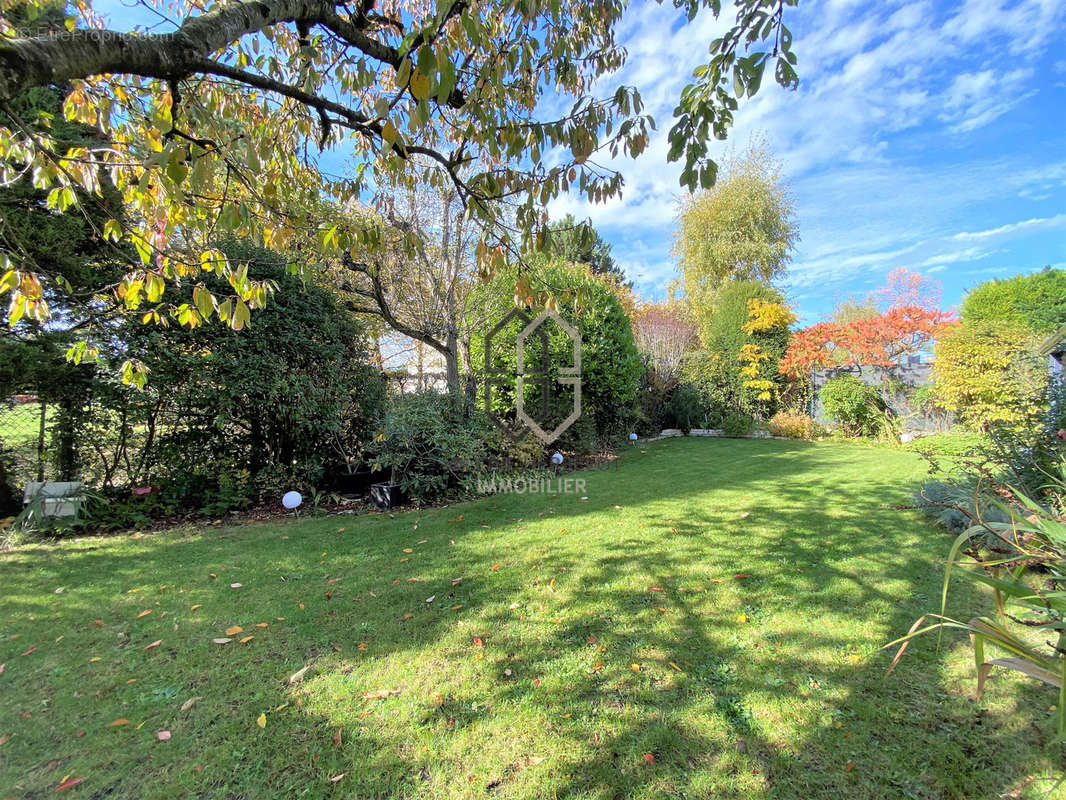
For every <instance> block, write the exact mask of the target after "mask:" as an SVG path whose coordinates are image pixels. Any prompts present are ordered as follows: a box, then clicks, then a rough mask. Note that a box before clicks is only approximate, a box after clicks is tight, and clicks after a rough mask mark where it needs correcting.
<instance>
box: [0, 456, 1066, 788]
mask: <svg viewBox="0 0 1066 800" xmlns="http://www.w3.org/2000/svg"><path fill="white" fill-rule="evenodd" d="M923 473H924V465H923V463H922V461H921V459H920V458H918V457H917V456H916V455H914V454H912V453H907V452H902V451H895V450H890V449H886V448H865V447H858V446H854V445H847V444H843V445H842V444H828V443H827V444H806V443H785V442H777V441H757V440H708V439H698V440H691V439H684V440H673V441H666V442H661V443H658V444H655V445H650V446H648V447H646V448H644V449H634V450H632V451H631V452H630V453H628V454H627V455H626V456H625V458H624V459H623V461H622V463H621V464H620V466H619V467H618V468H617V469H612V470H611V471H606V472H598V471H594V472H589V473H586V474H585V477H586V480H587V490H586V494H587V496H588V499H587V501H582V500H580V499H579V497H577V496H561V497H549V496H544V495H526V496H496V497H491V498H487V499H485V500H482V501H478V502H474V503H466V504H461V505H455V506H451V507H449V508H443V509H434V510H430V511H424V512H411V513H403V514H396V515H395V516H388V515H375V516H364V517H357V518H356V517H328V518H317V519H310V520H301V521H299V522H285V523H277V524H272V525H249V526H246V527H237V528H207V529H199V530H187V531H174V532H170V533H166V534H160V535H151V536H136V537H120V538H111V539H81V540H78V541H76V542H66V543H64V544H61V545H57V546H27V547H24V548H21V549H19V550H17V551H16V552H14V553H9V554H6V555H0V586H2V597H0V663H3V664H5V667H4V671H3V674H2V675H0V742H3V743H2V744H0V798H2V797H6V796H8V795H10V796H12V797H17V798H24V797H25V798H34V797H52V796H53V795H54V794H55V789H56V788H57V787H58V786H59V785H60V783H61V782H62V781H63V780H64V779H65V778H68V777H70V778H82V779H84V780H83V782H82V783H81V784H79V785H78V786H76V787H74V788H72V789H70V790H64V791H63V792H62V793H61V794H60V795H59V796H61V797H66V796H69V797H93V798H179V797H195V798H272V797H277V798H281V797H284V798H289V797H298V796H299V797H308V798H322V797H344V798H369V797H404V798H415V797H417V798H423V797H425V798H430V797H432V798H443V797H448V798H452V797H471V798H475V797H476V798H483V797H493V798H510V797H528V798H532V797H537V798H554V797H567V798H571V797H597V798H621V797H641V798H645V797H678V798H681V797H684V798H712V797H713V798H719V797H742V798H763V797H766V798H795V799H796V800H800V799H801V798H802V799H803V800H808V799H809V798H818V799H821V798H826V799H828V798H867V797H883V798H901V797H919V798H941V797H943V798H1000V797H1032V798H1037V797H1046V796H1049V792H1050V796H1061V793H1060V792H1059V791H1058V790H1055V789H1053V780H1054V775H1055V774H1056V768H1058V767H1060V766H1061V760H1062V751H1061V750H1060V749H1059V748H1058V746H1056V745H1054V744H1051V743H1049V741H1048V739H1049V730H1050V720H1049V716H1050V715H1049V713H1048V707H1049V706H1050V705H1051V704H1053V703H1054V702H1055V696H1054V693H1053V691H1051V690H1049V689H1045V688H1042V687H1040V686H1038V685H1035V684H1033V683H1031V682H1028V681H1025V680H1023V679H1021V678H1020V677H1015V676H1013V675H1012V674H1009V673H997V674H994V675H993V677H992V678H991V679H990V681H989V690H988V692H987V694H986V696H985V698H984V699H983V700H982V701H981V702H980V703H975V702H974V701H973V700H972V699H970V693H971V691H972V688H973V674H972V662H971V661H970V658H969V652H968V650H967V648H966V647H965V645H964V643H963V642H961V641H959V640H957V639H954V638H950V637H948V638H947V639H946V640H945V647H944V649H943V650H941V651H940V652H939V653H938V652H937V651H936V642H935V638H933V637H931V638H929V639H927V640H923V641H919V642H918V643H916V644H915V646H914V647H912V649H911V651H910V652H908V654H907V656H906V657H905V659H904V661H903V662H902V664H901V666H900V668H899V670H897V672H896V673H895V674H894V675H893V676H891V677H890V678H889V679H888V680H887V681H885V680H884V671H885V667H886V665H887V661H888V657H887V656H886V654H884V653H882V652H879V651H878V648H879V646H880V645H882V644H884V643H885V642H887V641H889V640H890V639H892V638H895V637H896V636H898V635H900V634H901V633H903V632H904V631H906V629H907V628H908V627H909V626H910V624H911V623H912V622H913V621H914V619H915V618H916V617H917V616H918V615H919V614H920V613H921V612H923V611H925V610H928V609H930V608H931V607H933V606H934V605H935V604H936V603H937V599H936V598H937V597H938V596H939V585H940V580H941V575H942V572H941V568H940V566H939V561H940V559H941V557H942V556H943V555H944V553H945V550H946V548H947V547H948V545H949V538H948V537H947V536H946V535H945V534H943V533H942V532H940V531H937V530H935V529H933V528H931V527H930V526H929V525H927V524H925V523H923V522H922V521H921V520H920V519H919V517H918V515H917V514H915V513H914V512H909V511H900V510H896V509H895V508H894V507H893V506H894V505H896V504H900V503H906V502H907V501H908V500H909V498H910V494H911V491H912V489H913V486H914V484H915V482H916V481H918V480H919V479H920V478H921V476H922V474H923ZM231 584H240V585H239V586H238V587H236V588H232V587H231ZM59 590H62V591H59ZM57 592H58V593H57ZM954 599H955V600H956V601H959V600H962V599H966V594H965V592H964V591H963V590H962V589H961V588H960V590H959V591H957V592H956V593H955V594H954ZM145 612H151V613H145ZM960 613H961V612H960ZM142 615H143V616H142ZM257 625H262V626H263V627H257ZM231 626H241V627H242V628H243V631H242V632H240V633H234V634H229V638H231V639H232V641H231V642H229V643H228V644H215V643H213V642H212V639H215V638H220V637H227V634H226V631H227V629H229V628H230V627H231ZM246 636H254V638H253V639H251V640H250V641H248V642H246V643H241V641H240V640H241V639H242V638H243V637H246ZM157 640H161V641H160V644H158V646H155V647H151V645H152V644H153V643H154V642H156V641H157ZM308 665H309V667H310V669H309V670H308V671H307V672H306V674H305V675H304V677H303V679H302V680H300V681H299V682H297V683H296V684H294V685H291V686H290V685H288V684H287V683H286V679H287V678H288V676H290V675H291V674H292V673H295V672H296V671H297V670H299V669H301V668H302V667H304V666H308ZM368 693H369V694H370V695H371V697H373V694H374V693H384V694H386V695H388V696H386V697H384V698H383V699H371V697H368V696H367V695H368ZM193 698H199V699H197V700H196V701H195V703H193V704H192V705H191V706H189V704H188V702H187V701H190V700H191V699H193ZM183 708H184V710H183ZM260 715H263V716H262V717H261V716H260ZM116 720H117V721H119V722H120V723H121V722H122V721H123V720H128V723H125V724H114V722H115V721H116ZM260 721H262V722H265V726H264V727H261V726H260V724H259V722H260ZM1033 722H1035V725H1034V724H1031V723H1033ZM164 730H165V731H169V732H170V735H171V738H170V739H169V741H158V740H157V731H164ZM8 734H13V735H12V736H10V737H8ZM338 776H342V777H338Z"/></svg>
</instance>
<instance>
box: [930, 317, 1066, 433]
mask: <svg viewBox="0 0 1066 800" xmlns="http://www.w3.org/2000/svg"><path fill="white" fill-rule="evenodd" d="M1038 341H1039V337H1037V336H1035V335H1034V334H1033V333H1031V332H1030V331H1029V330H1028V329H1026V328H1024V327H1020V326H1018V325H1017V324H998V323H977V324H969V323H964V324H962V325H960V326H958V327H956V328H955V329H954V330H953V331H951V332H949V333H948V334H946V335H944V336H942V337H941V338H940V339H939V340H938V341H937V343H936V359H935V361H934V362H933V377H934V395H935V397H936V400H937V402H939V403H940V404H941V405H942V406H943V407H944V408H945V409H947V410H948V411H951V412H954V413H956V414H958V415H959V417H960V418H961V419H962V420H963V421H964V422H965V423H966V424H967V425H969V426H970V427H972V428H975V429H978V430H988V429H989V427H990V426H992V425H994V424H997V423H1007V424H1010V425H1022V426H1024V425H1026V424H1029V423H1031V422H1032V421H1033V419H1034V417H1035V415H1036V414H1038V413H1039V410H1040V399H1041V392H1042V390H1043V388H1044V385H1045V384H1046V382H1047V365H1046V363H1045V360H1044V359H1042V358H1040V357H1039V356H1037V355H1036V353H1035V350H1036V346H1037V344H1038Z"/></svg>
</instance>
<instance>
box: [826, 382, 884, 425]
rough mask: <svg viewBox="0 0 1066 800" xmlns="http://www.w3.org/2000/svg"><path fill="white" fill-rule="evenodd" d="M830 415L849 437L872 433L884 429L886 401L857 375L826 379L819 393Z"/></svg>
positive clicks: (827, 413)
mask: <svg viewBox="0 0 1066 800" xmlns="http://www.w3.org/2000/svg"><path fill="white" fill-rule="evenodd" d="M818 398H819V399H820V400H821V401H822V407H823V408H824V409H825V413H826V415H827V416H828V417H829V418H830V419H831V420H833V421H834V422H836V423H838V424H839V425H840V427H841V429H842V430H843V431H844V433H846V434H847V435H848V436H871V435H874V434H876V433H878V431H879V430H880V427H881V421H882V415H883V413H884V411H885V402H884V400H882V399H881V395H880V394H879V393H878V391H877V390H876V389H875V388H873V387H872V386H870V385H868V384H866V383H865V382H864V381H863V380H861V379H860V378H857V377H855V376H854V375H840V376H838V377H835V378H830V379H829V380H828V381H826V382H825V386H823V387H822V389H821V391H819V393H818Z"/></svg>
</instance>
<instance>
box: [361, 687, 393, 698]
mask: <svg viewBox="0 0 1066 800" xmlns="http://www.w3.org/2000/svg"><path fill="white" fill-rule="evenodd" d="M399 693H400V690H399V689H378V690H377V691H376V692H363V699H364V700H384V699H385V698H386V697H395V696H396V695H398V694H399Z"/></svg>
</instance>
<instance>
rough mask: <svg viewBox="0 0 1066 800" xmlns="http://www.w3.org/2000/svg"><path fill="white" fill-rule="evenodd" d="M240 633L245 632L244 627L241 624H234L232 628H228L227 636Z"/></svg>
mask: <svg viewBox="0 0 1066 800" xmlns="http://www.w3.org/2000/svg"><path fill="white" fill-rule="evenodd" d="M238 633H244V628H242V627H241V626H240V625H234V626H233V627H232V628H226V635H227V636H235V635H236V634H238Z"/></svg>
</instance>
